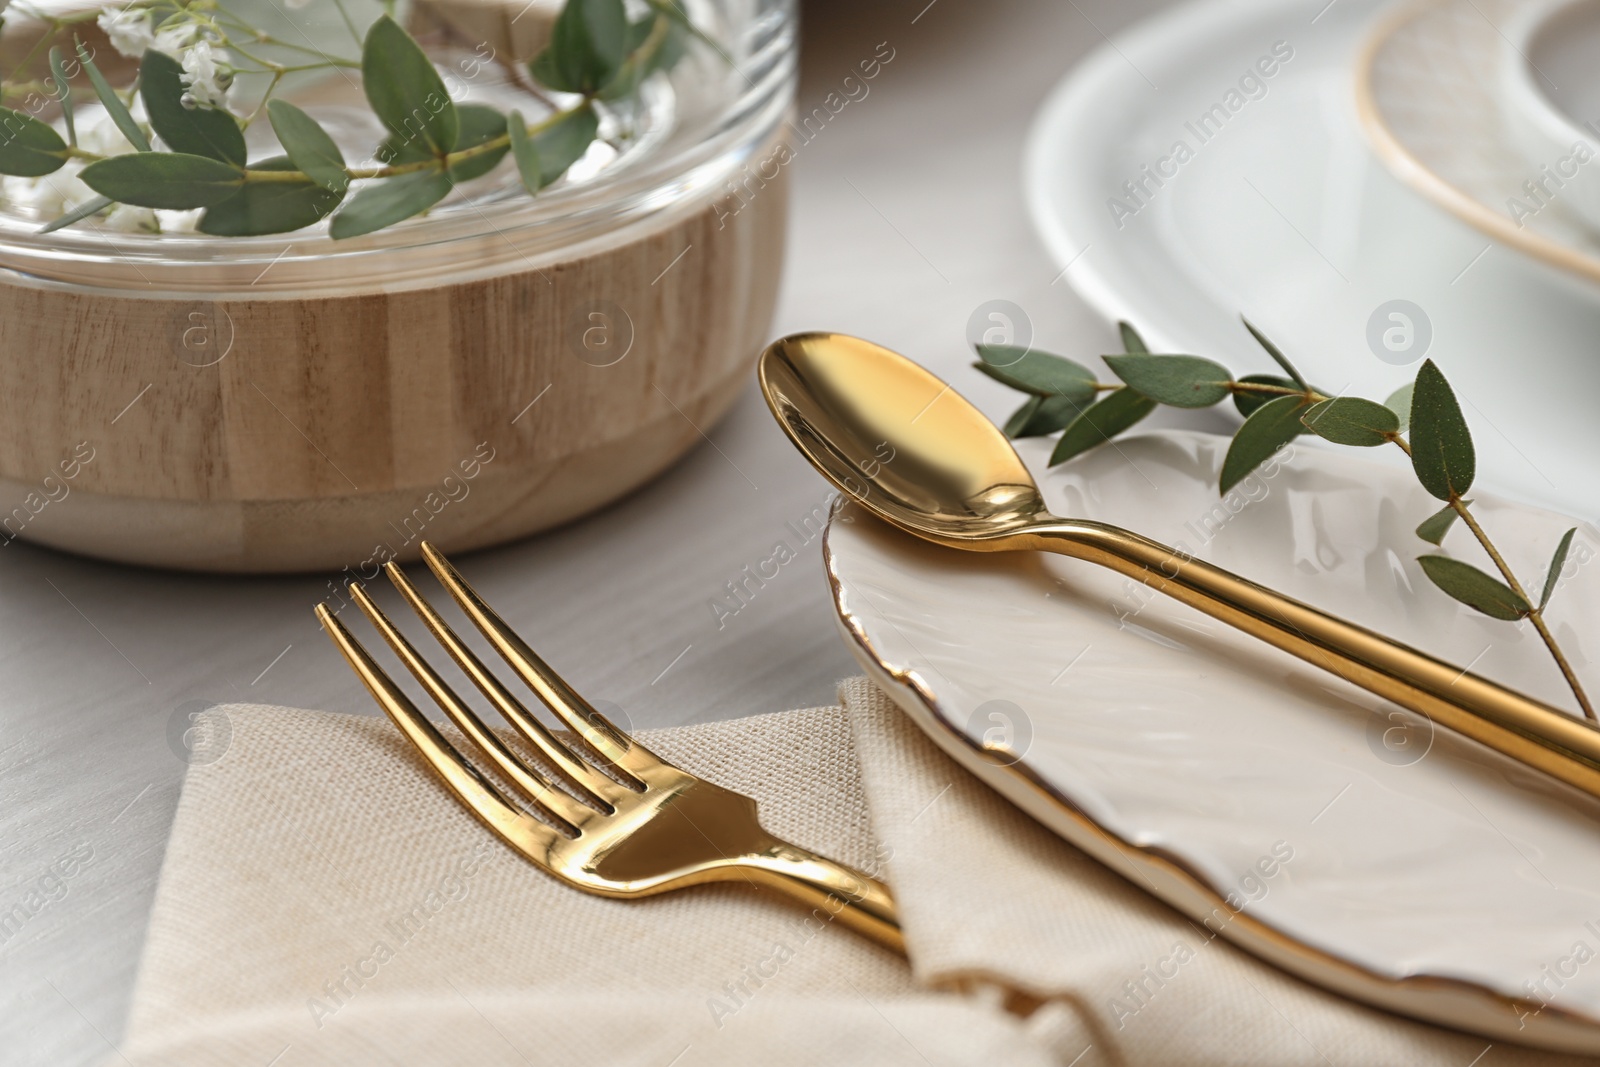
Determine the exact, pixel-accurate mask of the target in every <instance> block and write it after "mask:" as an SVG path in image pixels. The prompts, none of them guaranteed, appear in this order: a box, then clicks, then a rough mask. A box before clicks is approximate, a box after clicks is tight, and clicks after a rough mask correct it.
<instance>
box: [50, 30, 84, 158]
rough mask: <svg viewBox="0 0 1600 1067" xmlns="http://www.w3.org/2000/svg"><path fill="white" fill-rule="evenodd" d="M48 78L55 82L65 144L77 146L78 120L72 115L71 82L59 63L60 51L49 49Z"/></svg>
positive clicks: (64, 68) (63, 65)
mask: <svg viewBox="0 0 1600 1067" xmlns="http://www.w3.org/2000/svg"><path fill="white" fill-rule="evenodd" d="M50 77H51V78H53V79H54V80H55V83H56V91H55V97H56V102H57V103H59V104H60V105H61V117H62V118H63V119H65V120H66V123H67V143H68V144H70V145H72V146H73V147H77V144H78V120H77V117H76V116H75V115H73V113H72V81H71V79H69V78H68V77H67V67H66V64H65V63H63V62H62V61H61V49H59V48H51V49H50Z"/></svg>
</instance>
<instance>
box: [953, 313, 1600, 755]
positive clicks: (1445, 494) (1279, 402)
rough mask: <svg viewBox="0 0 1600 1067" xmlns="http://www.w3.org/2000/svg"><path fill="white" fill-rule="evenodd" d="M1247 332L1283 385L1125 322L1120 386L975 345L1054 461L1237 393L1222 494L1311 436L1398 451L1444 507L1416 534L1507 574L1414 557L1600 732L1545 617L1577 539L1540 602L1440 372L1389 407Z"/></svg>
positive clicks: (1016, 432)
mask: <svg viewBox="0 0 1600 1067" xmlns="http://www.w3.org/2000/svg"><path fill="white" fill-rule="evenodd" d="M1245 326H1246V327H1247V328H1248V329H1249V331H1250V333H1251V335H1252V336H1254V337H1255V339H1256V340H1257V341H1258V342H1259V343H1260V344H1261V346H1262V348H1263V349H1264V350H1265V351H1266V352H1267V354H1268V355H1270V356H1271V357H1272V358H1273V360H1274V361H1275V362H1276V363H1277V364H1278V366H1279V368H1281V369H1282V370H1283V371H1284V372H1285V374H1286V375H1287V377H1279V376H1277V375H1266V374H1260V375H1250V376H1248V377H1245V378H1242V379H1240V378H1235V377H1234V375H1233V374H1232V373H1231V372H1230V371H1229V370H1228V369H1227V368H1226V367H1224V366H1222V365H1221V364H1219V363H1216V362H1214V361H1212V360H1209V359H1202V358H1201V357H1199V356H1188V355H1153V354H1151V352H1150V350H1149V348H1148V346H1146V344H1145V343H1144V340H1143V339H1142V338H1141V337H1140V336H1139V334H1138V332H1137V331H1136V330H1134V329H1133V327H1131V326H1129V325H1128V324H1126V323H1123V324H1121V332H1122V338H1123V348H1124V351H1123V352H1121V353H1119V354H1116V355H1109V356H1106V357H1105V361H1106V364H1107V365H1108V366H1109V367H1110V368H1111V370H1112V371H1113V373H1115V374H1116V375H1117V377H1119V378H1120V379H1121V382H1120V383H1117V384H1115V385H1108V384H1106V383H1104V382H1100V381H1098V380H1096V378H1095V375H1094V374H1093V373H1091V372H1090V371H1089V369H1088V368H1087V367H1084V366H1082V365H1081V364H1078V363H1074V362H1073V361H1072V360H1068V359H1063V358H1062V357H1060V356H1053V355H1050V354H1048V353H1044V352H1035V351H1031V350H1028V349H1019V348H1014V347H1008V346H998V345H979V346H978V356H979V361H978V362H977V363H976V364H974V366H975V367H976V368H977V369H979V370H981V371H983V372H984V373H985V374H987V375H989V376H990V377H991V378H994V379H996V380H998V381H1000V382H1002V383H1003V384H1005V385H1008V386H1010V387H1011V388H1013V389H1017V390H1020V391H1022V392H1024V393H1027V394H1029V398H1028V400H1027V401H1026V402H1025V403H1024V404H1023V406H1022V407H1021V408H1019V409H1018V410H1017V411H1016V413H1014V414H1013V415H1012V416H1011V418H1010V419H1009V420H1008V421H1007V423H1006V432H1007V433H1009V434H1010V435H1011V436H1013V437H1024V436H1035V435H1043V434H1049V433H1054V432H1056V431H1057V430H1060V431H1061V437H1060V439H1059V440H1058V441H1057V442H1056V446H1055V449H1054V451H1053V452H1052V453H1051V456H1050V463H1051V465H1055V464H1058V463H1063V462H1065V461H1067V460H1068V459H1071V458H1072V457H1073V456H1076V455H1078V454H1080V453H1082V452H1084V451H1086V450H1088V449H1090V448H1093V447H1095V446H1096V445H1099V444H1102V443H1104V442H1105V441H1107V440H1110V439H1111V438H1112V437H1114V436H1116V435H1117V434H1119V433H1122V432H1123V431H1124V430H1126V429H1128V428H1129V427H1131V426H1133V425H1135V424H1136V423H1138V422H1139V421H1140V420H1141V419H1143V418H1144V417H1145V416H1146V415H1148V414H1149V413H1150V412H1151V411H1154V410H1155V408H1156V407H1157V406H1158V405H1159V404H1166V405H1169V406H1172V407H1180V408H1202V407H1210V406H1212V405H1213V404H1217V403H1220V402H1222V401H1223V400H1226V399H1228V398H1230V397H1231V398H1232V400H1233V402H1234V404H1235V405H1236V406H1237V407H1238V409H1239V412H1240V414H1242V415H1243V416H1245V420H1244V423H1243V425H1242V426H1240V428H1239V430H1238V432H1237V433H1236V434H1235V435H1234V438H1233V441H1232V443H1231V444H1230V446H1229V448H1228V452H1227V455H1226V457H1225V458H1224V460H1223V465H1222V472H1221V475H1220V478H1219V482H1218V484H1219V488H1220V490H1221V492H1223V493H1224V494H1226V493H1228V492H1230V491H1231V490H1232V489H1233V487H1234V486H1235V485H1237V484H1238V483H1239V482H1240V480H1242V479H1243V478H1245V477H1246V476H1247V475H1249V474H1250V472H1251V471H1253V470H1255V469H1256V468H1257V467H1258V466H1260V464H1262V463H1263V462H1265V461H1266V460H1267V459H1268V458H1270V457H1271V456H1272V455H1273V454H1274V453H1275V452H1277V451H1278V449H1280V448H1282V447H1283V446H1284V445H1286V444H1287V443H1288V442H1289V441H1291V440H1292V439H1294V438H1295V437H1296V436H1298V435H1300V434H1303V433H1313V434H1315V435H1317V436H1319V437H1322V438H1324V439H1325V440H1328V441H1331V442H1333V443H1335V444H1342V445H1351V446H1356V447H1375V446H1379V445H1385V444H1393V445H1396V446H1398V447H1399V448H1400V450H1401V451H1402V452H1404V453H1405V454H1406V456H1407V457H1408V458H1409V459H1410V460H1411V465H1412V469H1413V471H1414V472H1415V473H1416V475H1417V479H1418V481H1419V482H1420V483H1421V484H1422V486H1423V488H1424V489H1426V490H1427V491H1428V492H1429V493H1430V494H1432V495H1433V496H1434V497H1436V498H1437V499H1439V500H1441V501H1443V502H1444V508H1443V509H1442V510H1440V511H1439V512H1437V513H1435V514H1434V515H1432V516H1430V517H1428V518H1427V519H1424V520H1423V521H1422V523H1421V524H1420V525H1418V527H1417V531H1416V532H1417V536H1418V537H1419V538H1421V539H1422V540H1423V541H1426V542H1428V543H1429V544H1432V545H1439V544H1440V543H1441V542H1442V541H1443V540H1444V537H1445V535H1446V533H1448V531H1449V528H1450V526H1451V525H1452V524H1453V523H1455V522H1456V521H1457V520H1460V521H1461V522H1462V524H1464V525H1465V526H1466V527H1467V529H1468V530H1469V531H1470V532H1471V534H1472V536H1473V538H1474V539H1475V540H1476V541H1477V543H1478V545H1479V547H1480V548H1482V550H1483V551H1484V553H1485V554H1486V555H1487V556H1488V557H1489V560H1490V561H1491V562H1492V563H1493V564H1494V569H1495V570H1496V571H1497V572H1498V573H1499V575H1500V577H1499V578H1495V577H1493V576H1492V575H1489V574H1487V573H1485V572H1483V571H1481V570H1479V569H1478V568H1476V567H1474V566H1472V565H1471V564H1468V563H1464V562H1462V561H1460V560H1456V559H1453V558H1451V557H1449V556H1446V555H1436V554H1429V555H1424V556H1419V557H1418V559H1417V561H1418V564H1419V565H1420V566H1421V568H1422V571H1423V573H1424V574H1425V575H1426V576H1427V577H1428V579H1429V580H1430V581H1431V582H1432V583H1433V584H1434V585H1435V586H1437V587H1438V588H1439V589H1440V590H1442V591H1443V592H1444V593H1446V594H1448V595H1449V596H1451V597H1453V598H1454V599H1456V600H1458V601H1460V602H1461V603H1463V604H1466V605H1467V606H1468V607H1470V608H1473V609H1474V610H1476V611H1479V612H1482V613H1483V614H1486V615H1489V616H1490V617H1492V618H1496V619H1502V620H1506V621H1520V620H1523V619H1526V620H1527V621H1528V622H1530V623H1532V625H1533V628H1534V630H1535V631H1536V632H1537V633H1538V634H1539V638H1540V640H1541V641H1543V642H1544V645H1545V648H1546V649H1548V650H1549V652H1550V656H1551V658H1552V659H1553V660H1554V661H1555V663H1556V666H1557V668H1558V669H1559V670H1560V671H1561V675H1562V678H1563V679H1564V680H1565V681H1566V683H1567V686H1568V688H1570V689H1571V690H1572V694H1573V696H1574V698H1576V700H1577V703H1578V706H1579V708H1580V709H1581V710H1582V711H1583V715H1584V718H1585V720H1586V721H1587V722H1588V723H1589V724H1590V725H1592V726H1596V727H1600V717H1597V716H1596V713H1595V708H1594V706H1593V704H1592V703H1591V702H1590V700H1589V697H1588V694H1587V693H1586V692H1585V691H1584V688H1583V685H1582V683H1581V682H1580V681H1579V679H1578V676H1577V673H1576V671H1574V670H1573V667H1572V664H1571V661H1570V660H1569V659H1568V658H1567V655H1566V653H1565V652H1564V651H1563V650H1562V648H1561V646H1560V644H1559V642H1557V641H1556V638H1555V635H1554V634H1553V633H1552V632H1551V630H1550V627H1549V624H1548V622H1547V621H1546V619H1545V607H1546V606H1547V604H1548V603H1549V601H1550V597H1551V595H1552V594H1553V593H1554V592H1555V589H1556V587H1557V585H1558V584H1559V578H1560V574H1561V570H1562V567H1563V566H1564V565H1565V562H1566V555H1567V550H1568V548H1570V546H1571V543H1572V537H1573V535H1574V534H1575V533H1576V532H1577V531H1576V529H1575V528H1574V529H1572V530H1568V531H1567V532H1566V534H1565V535H1564V536H1563V537H1562V539H1561V542H1560V544H1559V545H1558V546H1557V548H1556V550H1555V554H1554V555H1553V557H1552V558H1551V561H1550V566H1549V570H1548V572H1547V574H1546V577H1545V582H1544V589H1543V591H1542V595H1541V596H1540V597H1539V599H1538V600H1537V601H1536V600H1535V599H1534V598H1533V597H1532V596H1530V595H1529V593H1528V590H1527V589H1526V588H1525V587H1524V586H1523V584H1522V583H1521V582H1520V581H1518V580H1517V577H1516V575H1515V573H1513V571H1512V570H1511V567H1510V565H1509V564H1508V563H1507V562H1506V559H1505V556H1504V555H1503V554H1502V553H1501V552H1500V550H1499V548H1498V547H1497V546H1496V545H1495V543H1494V541H1493V540H1492V539H1491V538H1490V537H1489V534H1488V532H1487V531H1486V530H1485V529H1484V528H1483V525H1482V524H1481V523H1479V521H1478V518H1477V516H1476V515H1474V514H1473V513H1472V509H1471V502H1470V501H1469V500H1468V499H1467V498H1466V493H1467V491H1468V489H1469V488H1470V487H1471V484H1472V480H1473V476H1474V473H1475V467H1476V457H1475V454H1474V452H1473V447H1472V437H1471V433H1470V430H1469V429H1468V427H1467V423H1466V419H1465V418H1464V417H1463V416H1462V414H1461V408H1460V405H1459V404H1458V403H1457V402H1456V398H1455V394H1454V393H1453V392H1452V391H1451V389H1450V386H1449V384H1448V383H1447V382H1446V381H1445V378H1444V375H1443V373H1442V372H1440V370H1439V368H1438V367H1437V366H1436V365H1435V364H1434V363H1433V362H1432V361H1431V360H1430V361H1428V362H1426V363H1424V364H1423V366H1422V369H1421V370H1420V371H1419V372H1418V374H1417V378H1416V380H1415V381H1414V382H1413V383H1412V384H1411V385H1408V386H1406V387H1404V388H1403V389H1401V390H1399V391H1397V392H1396V393H1395V394H1394V395H1393V396H1391V397H1389V399H1388V400H1387V401H1385V402H1384V403H1382V404H1379V403H1377V402H1375V401H1371V400H1365V399H1362V398H1360V397H1351V396H1330V395H1328V394H1326V393H1324V392H1322V391H1321V390H1319V389H1317V388H1315V387H1313V386H1312V385H1310V384H1309V383H1308V382H1307V381H1306V380H1305V378H1304V377H1303V376H1302V375H1301V374H1300V372H1299V371H1298V370H1296V369H1295V367H1294V366H1293V364H1291V363H1290V362H1289V360H1288V359H1287V357H1285V356H1284V354H1283V353H1282V352H1281V351H1279V350H1278V348H1277V346H1276V345H1274V344H1273V343H1272V342H1271V341H1270V340H1268V339H1267V338H1266V336H1265V335H1263V334H1262V333H1261V332H1260V331H1259V330H1257V329H1255V327H1253V326H1251V325H1250V324H1249V323H1248V322H1246V323H1245ZM1101 394H1104V395H1101Z"/></svg>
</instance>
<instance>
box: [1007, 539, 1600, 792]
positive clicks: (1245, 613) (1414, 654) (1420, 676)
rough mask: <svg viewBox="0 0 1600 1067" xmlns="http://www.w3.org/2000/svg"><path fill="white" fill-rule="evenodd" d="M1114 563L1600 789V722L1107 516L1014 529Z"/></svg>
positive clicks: (1497, 746) (1041, 544)
mask: <svg viewBox="0 0 1600 1067" xmlns="http://www.w3.org/2000/svg"><path fill="white" fill-rule="evenodd" d="M1004 547H1006V548H1034V549H1044V550H1045V551H1050V552H1058V553H1060V554H1062V555H1067V556H1075V557H1077V558H1078V559H1083V560H1087V561H1089V562H1091V563H1098V564H1100V565H1101V566H1102V567H1109V568H1110V569H1111V570H1114V571H1118V572H1120V573H1122V574H1125V575H1127V576H1128V577H1130V578H1135V579H1137V580H1139V581H1141V582H1144V583H1145V584H1146V585H1149V586H1150V587H1152V588H1154V589H1156V590H1158V591H1160V592H1162V593H1165V594H1166V595H1167V596H1170V597H1172V598H1173V599H1174V600H1178V601H1180V602H1182V603H1184V604H1187V605H1189V606H1190V607H1192V608H1196V609H1198V610H1199V611H1203V612H1205V613H1206V614H1207V615H1210V616H1211V617H1212V618H1214V619H1218V620H1221V621H1222V622H1225V623H1227V624H1228V625H1229V626H1232V627H1234V628H1235V629H1238V630H1242V631H1244V632H1245V633H1247V634H1250V635H1251V636H1252V637H1257V638H1260V639H1261V640H1262V641H1265V642H1266V643H1267V644H1269V645H1274V646H1276V647H1278V648H1281V649H1283V650H1284V651H1285V652H1288V653H1290V654H1291V655H1295V656H1298V657H1299V658H1301V659H1303V660H1305V661H1306V662H1307V663H1310V664H1312V665H1313V666H1317V667H1321V668H1323V669H1324V670H1326V671H1329V672H1331V673H1333V674H1336V675H1338V676H1339V677H1341V678H1344V679H1345V680H1347V681H1350V682H1353V683H1354V684H1356V685H1358V686H1360V687H1361V688H1363V689H1365V690H1367V691H1368V692H1370V693H1376V694H1377V695H1378V696H1380V697H1384V698H1386V699H1388V700H1392V701H1394V702H1395V703H1396V704H1399V705H1401V706H1402V707H1406V708H1410V709H1411V710H1412V711H1416V712H1420V713H1421V714H1423V715H1425V716H1427V717H1428V718H1429V719H1431V720H1436V721H1437V722H1439V723H1441V724H1443V725H1444V726H1447V727H1449V728H1450V729H1452V730H1455V731H1457V732H1458V733H1461V734H1465V735H1466V736H1467V737H1470V738H1472V739H1473V740H1475V741H1478V742H1480V743H1482V744H1484V745H1487V746H1489V747H1490V748H1492V749H1494V750H1496V751H1497V752H1501V753H1504V754H1505V755H1507V756H1510V757H1511V758H1512V759H1515V760H1518V761H1520V762H1521V763H1524V764H1526V765H1527V766H1530V767H1535V768H1538V769H1539V770H1541V771H1544V772H1545V773H1546V774H1549V775H1551V776H1552V777H1555V778H1559V779H1560V780H1561V781H1563V782H1566V783H1568V784H1570V785H1573V786H1576V787H1577V788H1579V789H1581V790H1583V791H1584V792H1585V793H1588V794H1590V795H1591V796H1596V797H1600V730H1597V729H1595V728H1593V727H1591V726H1589V725H1588V724H1587V723H1585V722H1584V721H1582V720H1581V719H1577V718H1575V717H1573V716H1571V715H1568V714H1566V713H1565V712H1562V711H1559V710H1557V709H1555V708H1553V707H1550V706H1549V705H1548V704H1542V703H1540V702H1539V701H1537V700H1534V699H1532V698H1531V697H1526V696H1523V695H1522V694H1521V693H1518V692H1516V691H1514V690H1511V689H1507V688H1506V687H1504V686H1501V685H1496V684H1495V683H1494V682H1491V681H1489V680H1488V679H1487V678H1481V677H1479V676H1478V675H1476V674H1471V673H1468V672H1467V671H1464V670H1462V669H1461V668H1459V667H1454V666H1451V665H1450V664H1448V663H1445V662H1444V661H1443V660H1439V659H1435V658H1434V657H1432V656H1430V655H1427V654H1426V653H1423V652H1418V651H1417V650H1416V649H1414V648H1410V647H1407V646H1406V645H1403V644H1401V643H1400V642H1398V641H1395V640H1392V639H1391V638H1388V637H1385V636H1383V635H1382V634H1379V633H1375V632H1373V631H1372V630H1368V629H1366V628H1365V627H1362V626H1357V625H1356V624H1355V623H1351V622H1346V621H1345V620H1343V619H1340V618H1337V617H1335V616H1333V615H1329V614H1328V613H1326V612H1324V611H1320V610H1318V609H1317V608H1314V607H1312V606H1311V605H1309V604H1303V603H1301V602H1300V601H1298V600H1293V599H1291V598H1289V597H1286V596H1284V595H1283V594H1281V593H1277V592H1274V591H1273V590H1271V589H1268V588H1267V587H1266V586H1262V585H1257V584H1256V583H1255V582H1252V581H1250V580H1248V579H1246V578H1241V577H1239V576H1238V575H1236V574H1230V573H1229V572H1228V571H1225V570H1223V569H1222V568H1220V567H1214V566H1212V565H1211V564H1209V563H1205V562H1202V561H1200V560H1197V559H1195V558H1194V557H1192V556H1190V555H1188V554H1187V553H1183V552H1179V551H1177V550H1176V549H1173V548H1169V547H1167V546H1166V545H1163V544H1160V543H1158V542H1156V541H1152V540H1150V539H1149V538H1147V537H1141V536H1140V535H1138V534H1135V533H1130V532H1129V531H1127V530H1123V529H1119V528H1118V527H1115V526H1109V525H1106V524H1104V523H1099V522H1088V521H1078V520H1069V519H1055V520H1052V521H1048V522H1045V523H1042V524H1040V525H1039V526H1035V527H1031V528H1029V529H1028V530H1026V531H1024V532H1023V533H1022V534H1020V535H1014V536H1013V537H1012V538H1010V539H1008V543H1006V544H1005V546H1004Z"/></svg>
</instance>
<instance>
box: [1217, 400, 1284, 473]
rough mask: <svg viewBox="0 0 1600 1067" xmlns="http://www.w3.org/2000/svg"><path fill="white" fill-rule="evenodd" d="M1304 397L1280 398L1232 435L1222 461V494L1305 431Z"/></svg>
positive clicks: (1266, 404) (1268, 403)
mask: <svg viewBox="0 0 1600 1067" xmlns="http://www.w3.org/2000/svg"><path fill="white" fill-rule="evenodd" d="M1305 408H1306V398H1305V397H1303V396H1280V397H1278V398H1277V399H1276V400H1269V401H1267V402H1266V403H1265V404H1262V405H1261V406H1260V407H1259V408H1257V409H1256V410H1255V411H1254V412H1252V413H1251V415H1250V417H1249V418H1247V419H1245V420H1244V425H1243V426H1241V427H1239V429H1238V432H1236V433H1235V434H1234V435H1233V443H1232V444H1230V445H1229V446H1228V454H1227V456H1226V457H1225V458H1224V459H1223V461H1222V475H1221V477H1220V478H1219V480H1218V489H1219V491H1220V492H1222V493H1224V494H1225V493H1227V492H1228V490H1230V489H1232V488H1233V487H1234V486H1236V485H1238V484H1239V482H1240V481H1242V480H1243V479H1244V478H1245V476H1246V475H1248V474H1249V473H1250V472H1251V471H1253V470H1255V469H1256V468H1257V467H1259V466H1261V464H1263V463H1265V462H1266V461H1267V460H1269V459H1271V458H1272V456H1273V455H1274V454H1275V453H1276V452H1277V451H1278V449H1280V448H1282V447H1283V446H1284V445H1286V444H1288V443H1289V442H1290V441H1292V440H1294V439H1295V438H1296V437H1297V436H1299V435H1300V434H1301V433H1302V432H1304V430H1305V426H1304V425H1303V424H1302V423H1301V422H1300V416H1301V414H1302V413H1303V412H1304V411H1305Z"/></svg>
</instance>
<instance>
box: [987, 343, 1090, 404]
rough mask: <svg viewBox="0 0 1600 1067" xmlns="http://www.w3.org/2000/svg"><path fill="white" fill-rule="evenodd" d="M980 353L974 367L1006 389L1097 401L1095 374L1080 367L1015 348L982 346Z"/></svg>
mask: <svg viewBox="0 0 1600 1067" xmlns="http://www.w3.org/2000/svg"><path fill="white" fill-rule="evenodd" d="M977 349H978V357H979V359H980V361H981V362H978V363H975V364H973V366H975V367H977V368H978V369H979V370H981V371H983V373H985V374H987V375H988V376H989V377H991V378H993V379H994V380H995V381H997V382H999V383H1001V384H1002V385H1009V386H1010V387H1011V388H1013V389H1020V390H1022V391H1023V392H1024V393H1033V394H1034V395H1035V396H1070V397H1075V398H1077V399H1078V400H1080V401H1086V400H1092V399H1093V398H1094V395H1095V392H1096V389H1095V384H1096V382H1095V376H1094V372H1093V371H1091V370H1090V369H1089V368H1088V367H1085V366H1083V365H1082V364H1080V363H1074V362H1073V361H1072V360H1070V359H1064V358H1063V357H1061V356H1053V355H1051V354H1050V353H1048V352H1037V351H1032V350H1030V349H1026V348H1018V347H1016V346H1014V345H978V346H977Z"/></svg>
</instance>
